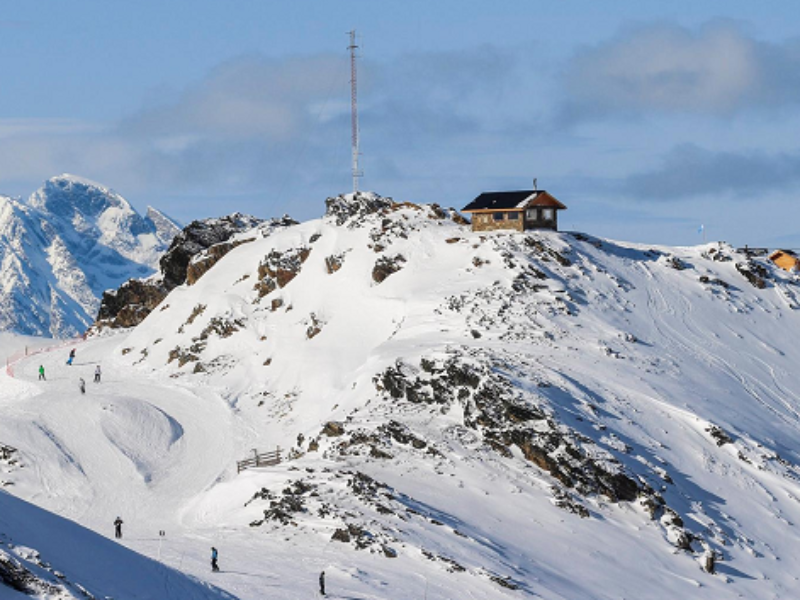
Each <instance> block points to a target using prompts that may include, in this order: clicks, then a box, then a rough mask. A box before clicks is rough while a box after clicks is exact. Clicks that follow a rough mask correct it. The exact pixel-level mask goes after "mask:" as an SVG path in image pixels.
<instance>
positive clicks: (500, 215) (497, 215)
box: [492, 212, 503, 221]
mask: <svg viewBox="0 0 800 600" xmlns="http://www.w3.org/2000/svg"><path fill="white" fill-rule="evenodd" d="M492 216H493V217H494V220H495V221H502V220H503V213H501V212H496V213H492Z"/></svg>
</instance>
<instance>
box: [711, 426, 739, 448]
mask: <svg viewBox="0 0 800 600" xmlns="http://www.w3.org/2000/svg"><path fill="white" fill-rule="evenodd" d="M706 431H707V432H708V435H710V436H711V437H712V438H714V441H715V442H716V443H717V446H724V445H725V444H730V443H732V442H733V440H732V439H731V436H729V435H728V434H727V433H725V431H724V430H723V429H722V428H721V427H719V426H718V425H711V426H710V427H708V428H706Z"/></svg>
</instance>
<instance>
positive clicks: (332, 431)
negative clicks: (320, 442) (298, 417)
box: [322, 421, 344, 437]
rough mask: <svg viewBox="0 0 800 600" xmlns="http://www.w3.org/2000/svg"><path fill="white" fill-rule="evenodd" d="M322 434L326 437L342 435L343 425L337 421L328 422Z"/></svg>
mask: <svg viewBox="0 0 800 600" xmlns="http://www.w3.org/2000/svg"><path fill="white" fill-rule="evenodd" d="M322 433H323V434H324V435H327V436H328V437H339V436H340V435H342V434H344V425H343V424H342V423H339V422H337V421H328V422H327V423H325V427H323V428H322Z"/></svg>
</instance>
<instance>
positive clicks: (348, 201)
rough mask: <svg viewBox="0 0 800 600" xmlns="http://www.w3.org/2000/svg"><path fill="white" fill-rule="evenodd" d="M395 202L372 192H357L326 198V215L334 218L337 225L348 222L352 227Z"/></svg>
mask: <svg viewBox="0 0 800 600" xmlns="http://www.w3.org/2000/svg"><path fill="white" fill-rule="evenodd" d="M393 204H394V202H393V201H392V199H391V198H384V197H383V196H378V195H377V194H374V193H372V192H355V193H354V194H345V195H341V196H336V197H334V198H328V199H327V200H325V208H326V211H325V216H326V217H330V218H332V219H333V220H334V221H335V222H336V224H337V225H344V224H345V223H348V224H349V225H350V226H351V227H358V226H360V225H361V224H362V223H361V219H363V218H364V217H365V216H367V215H370V214H373V213H376V212H379V211H381V210H384V209H388V208H390V207H391V206H392V205H393Z"/></svg>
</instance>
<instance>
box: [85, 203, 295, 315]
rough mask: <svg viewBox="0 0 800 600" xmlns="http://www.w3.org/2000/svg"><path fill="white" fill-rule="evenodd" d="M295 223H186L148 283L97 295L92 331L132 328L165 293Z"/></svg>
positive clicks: (234, 218)
mask: <svg viewBox="0 0 800 600" xmlns="http://www.w3.org/2000/svg"><path fill="white" fill-rule="evenodd" d="M296 223H297V222H296V221H294V220H292V219H291V218H289V217H288V216H284V217H282V218H280V219H270V220H268V221H265V220H263V219H259V218H256V217H252V216H249V215H243V214H241V213H234V214H232V215H228V216H225V217H221V218H217V219H204V220H202V221H192V222H191V223H190V224H189V225H187V226H186V227H185V228H184V229H183V231H181V232H180V233H179V234H178V235H177V236H175V239H174V240H173V241H172V244H171V245H170V247H169V250H167V252H166V253H165V254H164V255H163V256H162V257H161V260H160V261H159V265H160V267H161V274H160V276H157V277H151V278H150V279H131V280H130V281H127V282H126V283H124V284H123V285H122V286H121V287H120V288H119V289H117V290H109V291H107V292H105V293H104V294H103V300H102V303H101V306H100V311H99V312H98V315H97V320H96V322H95V324H94V325H93V326H92V329H93V330H100V329H103V328H106V327H108V328H111V329H117V328H127V327H135V326H136V325H138V324H139V323H141V322H142V321H143V320H144V319H145V318H146V317H147V315H149V314H150V312H151V311H152V310H153V309H154V308H155V307H156V306H158V305H159V304H160V303H161V301H162V300H163V299H164V298H166V296H167V294H169V292H170V291H172V290H173V289H175V288H176V287H178V286H179V285H183V284H184V283H186V284H188V285H193V284H195V283H196V282H197V281H198V280H199V279H200V278H201V277H202V276H203V275H204V274H205V273H206V272H208V270H209V269H211V267H213V266H214V265H215V264H216V263H217V262H218V261H219V260H220V259H221V258H222V257H223V256H225V255H226V254H227V253H228V252H230V251H231V250H233V249H234V248H236V247H237V246H240V245H241V244H245V243H247V242H252V241H253V240H255V239H257V238H259V237H265V236H267V235H269V234H270V233H271V232H272V231H274V230H275V229H277V228H282V227H289V226H291V225H295V224H296Z"/></svg>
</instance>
